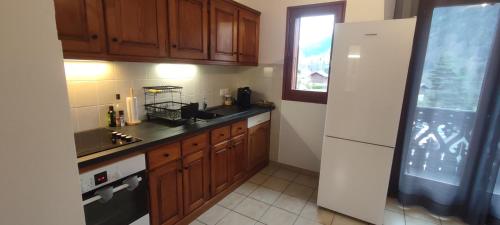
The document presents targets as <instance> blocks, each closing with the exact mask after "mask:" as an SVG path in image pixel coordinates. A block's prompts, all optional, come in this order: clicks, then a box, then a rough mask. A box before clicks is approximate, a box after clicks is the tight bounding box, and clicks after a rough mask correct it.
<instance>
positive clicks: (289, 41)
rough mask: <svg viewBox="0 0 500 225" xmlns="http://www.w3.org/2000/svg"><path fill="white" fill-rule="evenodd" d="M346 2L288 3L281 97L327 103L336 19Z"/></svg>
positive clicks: (341, 16) (341, 19)
mask: <svg viewBox="0 0 500 225" xmlns="http://www.w3.org/2000/svg"><path fill="white" fill-rule="evenodd" d="M344 11H345V2H344V1H338V2H332V3H321V4H314V5H305V6H295V7H289V8H288V13H287V34H286V44H285V45H286V46H285V64H284V74H283V100H291V101H301V102H312V103H321V104H326V101H327V97H328V81H329V78H330V63H331V55H332V47H333V31H334V27H335V23H341V22H344Z"/></svg>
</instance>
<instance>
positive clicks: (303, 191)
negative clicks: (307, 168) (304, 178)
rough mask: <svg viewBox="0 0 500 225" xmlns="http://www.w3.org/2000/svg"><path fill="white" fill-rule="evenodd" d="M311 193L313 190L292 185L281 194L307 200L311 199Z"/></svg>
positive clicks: (299, 185)
mask: <svg viewBox="0 0 500 225" xmlns="http://www.w3.org/2000/svg"><path fill="white" fill-rule="evenodd" d="M313 191H314V190H313V189H312V188H310V187H307V186H304V185H301V184H295V183H292V184H290V185H289V186H288V187H287V188H286V189H285V192H283V193H284V194H286V195H290V196H293V197H296V198H300V199H304V200H309V199H310V198H311V195H312V193H313Z"/></svg>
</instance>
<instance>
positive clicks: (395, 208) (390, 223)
mask: <svg viewBox="0 0 500 225" xmlns="http://www.w3.org/2000/svg"><path fill="white" fill-rule="evenodd" d="M317 187H318V178H317V177H314V176H310V175H306V174H300V173H297V172H294V171H291V170H288V169H285V168H280V167H278V166H277V165H270V166H268V167H266V168H264V169H263V170H262V171H260V172H259V173H258V174H257V175H255V176H254V177H252V178H251V179H250V180H249V181H247V182H246V183H245V184H243V185H242V186H240V187H239V188H238V189H236V190H235V191H234V192H233V193H231V194H229V195H228V196H227V197H226V198H224V199H223V200H222V201H220V202H219V203H218V204H217V205H215V206H214V207H212V208H211V209H209V210H208V211H207V212H205V213H204V214H203V215H201V216H200V217H199V218H198V219H197V220H196V221H195V222H193V223H191V224H192V225H263V224H267V225H362V224H366V223H364V222H361V221H358V220H354V219H352V218H349V217H346V216H343V215H340V214H337V213H334V212H332V211H329V210H325V209H322V208H319V207H318V206H317V205H316V203H315V201H316V198H317ZM384 224H385V225H462V224H463V223H461V222H460V221H459V220H456V219H447V218H440V217H438V216H433V215H431V214H429V213H428V212H427V211H425V209H423V208H405V207H403V206H401V205H399V204H398V202H397V201H396V200H394V199H388V200H387V206H386V210H385V223H384Z"/></svg>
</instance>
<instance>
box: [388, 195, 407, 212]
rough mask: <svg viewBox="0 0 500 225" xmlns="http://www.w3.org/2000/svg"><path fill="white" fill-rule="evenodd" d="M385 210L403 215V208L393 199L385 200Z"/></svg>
mask: <svg viewBox="0 0 500 225" xmlns="http://www.w3.org/2000/svg"><path fill="white" fill-rule="evenodd" d="M385 209H387V210H390V211H393V212H397V213H403V212H404V207H403V205H401V204H400V203H399V202H398V200H397V199H394V198H387V201H386V203H385Z"/></svg>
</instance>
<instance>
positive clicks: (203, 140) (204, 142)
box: [182, 132, 209, 156]
mask: <svg viewBox="0 0 500 225" xmlns="http://www.w3.org/2000/svg"><path fill="white" fill-rule="evenodd" d="M208 146H209V144H208V132H206V133H203V134H200V135H196V136H194V137H191V138H187V139H185V140H183V141H182V156H186V155H189V154H191V153H194V152H198V151H201V150H203V149H205V148H208Z"/></svg>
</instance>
